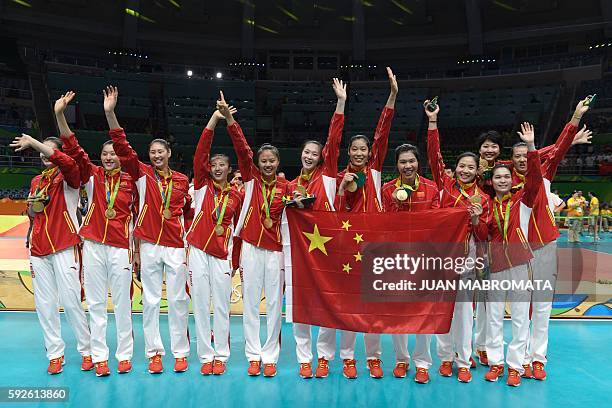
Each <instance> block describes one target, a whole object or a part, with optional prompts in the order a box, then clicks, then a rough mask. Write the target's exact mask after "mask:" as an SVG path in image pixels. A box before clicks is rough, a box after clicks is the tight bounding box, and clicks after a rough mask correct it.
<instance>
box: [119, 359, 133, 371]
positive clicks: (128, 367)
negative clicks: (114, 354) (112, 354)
mask: <svg viewBox="0 0 612 408" xmlns="http://www.w3.org/2000/svg"><path fill="white" fill-rule="evenodd" d="M130 371H132V362H131V361H130V360H123V361H120V362H119V366H118V367H117V372H118V373H119V374H126V373H129V372H130Z"/></svg>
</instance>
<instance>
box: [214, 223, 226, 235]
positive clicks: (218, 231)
mask: <svg viewBox="0 0 612 408" xmlns="http://www.w3.org/2000/svg"><path fill="white" fill-rule="evenodd" d="M224 233H225V227H224V226H223V225H215V234H217V235H218V236H221V235H223V234H224Z"/></svg>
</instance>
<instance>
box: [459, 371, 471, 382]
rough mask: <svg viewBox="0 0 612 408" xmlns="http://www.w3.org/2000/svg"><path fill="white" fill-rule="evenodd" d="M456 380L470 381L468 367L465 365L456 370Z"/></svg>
mask: <svg viewBox="0 0 612 408" xmlns="http://www.w3.org/2000/svg"><path fill="white" fill-rule="evenodd" d="M457 380H459V382H462V383H469V382H470V381H472V373H471V372H470V369H469V368H467V367H460V368H459V369H458V370H457Z"/></svg>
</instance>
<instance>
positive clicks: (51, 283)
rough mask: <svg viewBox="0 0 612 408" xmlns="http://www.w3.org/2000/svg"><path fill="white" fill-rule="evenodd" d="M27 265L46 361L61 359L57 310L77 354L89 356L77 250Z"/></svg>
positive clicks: (32, 260) (60, 333) (61, 344)
mask: <svg viewBox="0 0 612 408" xmlns="http://www.w3.org/2000/svg"><path fill="white" fill-rule="evenodd" d="M30 265H31V270H32V285H33V286H34V303H35V304H36V314H37V315H38V321H39V322H40V325H41V327H42V330H43V337H44V340H45V348H46V349H47V358H48V359H49V360H51V359H53V358H58V357H61V356H63V355H64V348H65V344H64V340H62V328H61V322H60V314H59V306H62V307H63V308H64V313H65V314H66V319H67V320H68V323H69V324H70V326H71V327H72V330H73V331H74V335H75V337H76V340H77V350H78V352H79V353H80V354H81V355H82V356H88V355H90V354H91V353H90V348H89V328H88V327H87V318H86V317H85V312H84V310H83V306H82V304H81V282H80V281H79V262H78V256H77V252H76V247H71V248H67V249H64V250H63V251H60V252H57V253H55V254H51V255H47V256H43V257H38V256H30Z"/></svg>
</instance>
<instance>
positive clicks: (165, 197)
mask: <svg viewBox="0 0 612 408" xmlns="http://www.w3.org/2000/svg"><path fill="white" fill-rule="evenodd" d="M168 179H170V181H168ZM155 180H156V181H157V187H158V188H159V193H160V194H161V198H162V207H163V209H164V210H167V209H169V208H170V198H171V197H172V187H173V185H174V183H173V181H172V172H171V171H170V174H169V175H168V177H165V176H164V180H166V189H165V190H164V186H163V185H162V182H161V177H160V175H159V172H158V171H157V170H155Z"/></svg>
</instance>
